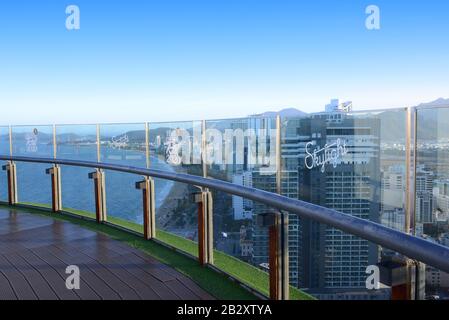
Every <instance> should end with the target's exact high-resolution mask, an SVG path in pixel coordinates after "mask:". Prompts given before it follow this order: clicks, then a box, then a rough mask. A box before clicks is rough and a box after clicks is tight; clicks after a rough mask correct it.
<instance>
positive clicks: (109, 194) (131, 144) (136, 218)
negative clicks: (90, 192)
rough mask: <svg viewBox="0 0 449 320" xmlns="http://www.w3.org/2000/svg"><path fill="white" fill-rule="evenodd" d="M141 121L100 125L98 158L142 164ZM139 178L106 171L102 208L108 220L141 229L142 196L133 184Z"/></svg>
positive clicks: (135, 165)
mask: <svg viewBox="0 0 449 320" xmlns="http://www.w3.org/2000/svg"><path fill="white" fill-rule="evenodd" d="M145 128H146V126H145V124H143V123H142V124H119V125H101V126H100V148H101V149H100V161H101V162H105V163H113V164H120V165H127V166H132V167H140V168H145V167H146V163H147V161H146V130H145ZM139 180H142V177H140V176H136V175H132V174H126V173H120V172H115V171H106V207H107V214H108V221H109V222H112V223H117V224H120V225H125V226H126V227H129V228H131V229H135V231H139V232H142V231H143V229H142V227H141V225H142V221H143V216H142V215H143V209H142V195H141V192H140V191H139V190H136V188H135V184H136V182H137V181H139Z"/></svg>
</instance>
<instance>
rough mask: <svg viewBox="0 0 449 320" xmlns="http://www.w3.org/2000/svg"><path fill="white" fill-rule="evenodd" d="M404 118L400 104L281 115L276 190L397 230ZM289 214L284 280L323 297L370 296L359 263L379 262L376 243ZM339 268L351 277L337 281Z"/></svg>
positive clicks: (401, 223)
mask: <svg viewBox="0 0 449 320" xmlns="http://www.w3.org/2000/svg"><path fill="white" fill-rule="evenodd" d="M405 124H406V112H405V109H404V110H394V111H384V112H371V113H343V112H334V113H322V114H314V115H305V116H303V117H297V118H285V119H282V129H281V150H282V151H281V156H282V161H281V163H282V179H281V181H282V188H281V192H282V194H283V195H285V196H287V197H290V198H295V199H300V200H303V201H307V202H311V203H314V204H317V205H320V206H323V207H327V208H331V209H335V210H338V211H340V212H343V213H346V214H350V215H353V216H356V217H359V218H362V219H367V220H371V221H373V222H377V223H382V224H384V225H387V226H389V227H392V228H396V229H399V230H404V223H405V220H404V217H405V197H404V195H405V187H406V186H405V181H406V179H405V159H406V158H405V157H406V154H405V139H406V131H405V129H406V126H405ZM289 220H290V225H289V260H290V262H289V263H290V283H291V284H292V286H295V287H299V288H308V290H309V291H310V292H313V293H314V294H315V295H317V296H321V297H324V296H325V297H326V298H328V299H331V298H332V297H333V298H336V299H341V298H342V297H344V296H345V294H349V293H350V294H351V295H354V294H358V295H359V296H360V297H366V298H369V299H375V297H374V296H372V293H370V294H369V295H366V294H367V289H366V288H365V279H366V274H365V269H366V267H367V266H368V265H375V264H377V263H378V262H379V261H380V249H379V248H378V247H376V246H375V245H372V244H369V243H368V242H367V241H364V240H361V239H359V238H357V237H355V236H352V235H349V234H346V233H344V232H341V231H338V230H335V229H334V228H329V227H327V226H323V225H321V224H319V223H316V222H314V221H310V220H307V219H301V218H299V217H296V216H294V215H290V216H289ZM335 250H338V254H335ZM347 270H351V276H350V279H351V280H350V281H343V282H342V281H340V280H338V279H343V278H345V279H346V278H347V277H345V273H347ZM382 295H383V293H382V294H380V296H379V297H381V296H382Z"/></svg>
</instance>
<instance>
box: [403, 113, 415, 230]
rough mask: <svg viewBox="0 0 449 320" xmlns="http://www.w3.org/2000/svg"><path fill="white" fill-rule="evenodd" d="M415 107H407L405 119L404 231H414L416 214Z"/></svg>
mask: <svg viewBox="0 0 449 320" xmlns="http://www.w3.org/2000/svg"><path fill="white" fill-rule="evenodd" d="M416 121H417V115H416V108H407V121H406V125H407V126H406V130H407V132H406V142H405V153H406V155H405V156H406V161H405V162H406V163H405V166H406V168H405V170H406V190H405V197H406V199H405V225H404V232H406V233H409V234H410V233H414V231H415V219H416V217H415V215H416V159H417V150H416V142H417V141H416V139H417V133H416V130H417V127H416V125H417V123H416Z"/></svg>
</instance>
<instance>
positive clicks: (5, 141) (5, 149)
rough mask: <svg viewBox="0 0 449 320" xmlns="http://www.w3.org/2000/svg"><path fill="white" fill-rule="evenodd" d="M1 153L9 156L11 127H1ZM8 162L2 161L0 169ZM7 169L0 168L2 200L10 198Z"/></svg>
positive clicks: (0, 195)
mask: <svg viewBox="0 0 449 320" xmlns="http://www.w3.org/2000/svg"><path fill="white" fill-rule="evenodd" d="M0 155H3V156H9V127H0ZM5 163H6V162H3V161H0V169H1V166H3V165H4V164H5ZM6 179H7V178H6V171H3V170H0V201H7V200H8V191H7V185H8V184H7V180H6Z"/></svg>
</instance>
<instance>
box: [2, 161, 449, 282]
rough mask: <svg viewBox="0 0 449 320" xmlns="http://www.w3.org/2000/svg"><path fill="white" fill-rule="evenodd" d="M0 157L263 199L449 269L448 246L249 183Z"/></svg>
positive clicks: (84, 163)
mask: <svg viewBox="0 0 449 320" xmlns="http://www.w3.org/2000/svg"><path fill="white" fill-rule="evenodd" d="M0 160H4V161H17V162H28V163H47V164H54V165H67V166H75V167H85V168H95V169H103V170H112V171H118V172H125V173H132V174H137V175H142V176H147V177H153V178H159V179H164V180H171V181H175V182H181V183H186V184H190V185H194V186H199V187H203V188H208V189H212V190H216V191H221V192H224V193H227V194H231V195H235V196H239V197H242V198H246V199H249V200H253V201H256V202H259V203H263V204H265V205H267V206H270V207H273V208H276V209H278V210H283V211H287V212H289V213H292V214H297V215H298V216H300V217H302V218H307V219H311V220H314V221H316V222H319V223H323V224H326V225H329V226H331V227H334V228H336V229H339V230H341V231H344V232H347V233H350V234H353V235H355V236H358V237H360V238H363V239H365V240H368V241H371V242H373V243H375V244H377V245H380V246H382V247H385V248H388V249H391V250H394V251H396V252H398V253H401V254H403V255H405V256H407V257H409V258H412V259H415V260H418V261H421V262H423V263H425V264H428V265H430V266H432V267H435V268H438V269H440V270H442V271H444V272H448V273H449V248H448V247H445V246H442V245H439V244H436V243H433V242H430V241H427V240H425V239H422V238H418V237H415V236H412V235H409V234H406V233H404V232H400V231H397V230H394V229H391V228H388V227H386V226H383V225H381V224H378V223H375V222H372V221H369V220H364V219H361V218H358V217H354V216H351V215H348V214H345V213H342V212H339V211H336V210H333V209H329V208H325V207H321V206H318V205H314V204H311V203H308V202H304V201H301V200H296V199H290V198H287V197H285V196H282V195H279V194H275V193H271V192H267V191H263V190H259V189H254V188H249V187H245V186H239V185H235V184H233V183H230V182H226V181H221V180H217V179H211V178H203V177H199V176H193V175H188V174H181V173H176V172H167V171H161V170H153V169H144V168H138V167H132V166H125V165H117V164H107V163H100V162H91V161H77V160H63V159H49V158H31V157H9V156H0Z"/></svg>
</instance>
